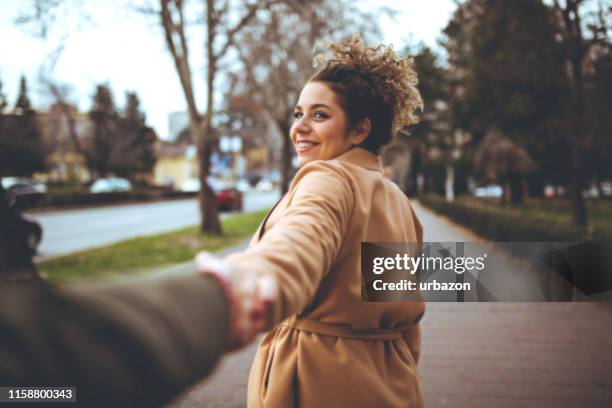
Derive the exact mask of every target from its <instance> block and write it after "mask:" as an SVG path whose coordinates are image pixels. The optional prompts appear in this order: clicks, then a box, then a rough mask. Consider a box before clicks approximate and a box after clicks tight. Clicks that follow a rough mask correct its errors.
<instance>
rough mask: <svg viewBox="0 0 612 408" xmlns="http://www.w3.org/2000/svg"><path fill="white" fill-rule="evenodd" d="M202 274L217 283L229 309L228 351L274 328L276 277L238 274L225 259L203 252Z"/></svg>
mask: <svg viewBox="0 0 612 408" xmlns="http://www.w3.org/2000/svg"><path fill="white" fill-rule="evenodd" d="M195 260H196V267H197V269H198V271H199V272H200V273H203V274H209V275H211V276H213V277H215V278H216V279H217V281H218V282H219V283H220V285H221V286H222V287H223V290H224V291H225V296H226V298H227V301H228V305H229V317H230V334H229V347H228V350H237V349H239V348H241V347H243V346H245V345H247V344H249V343H250V342H251V341H253V340H254V339H255V337H256V336H257V334H258V333H259V332H262V331H264V330H268V329H270V328H271V327H272V325H273V324H274V318H273V316H274V313H273V312H274V302H275V300H276V295H277V293H278V287H277V284H276V280H275V279H274V277H273V276H269V275H264V276H262V275H257V274H255V273H254V272H251V271H245V270H236V269H233V268H232V267H231V266H230V265H229V264H227V263H226V262H224V261H223V260H222V259H220V258H218V257H216V256H214V255H212V254H209V253H207V252H200V253H199V254H198V255H197V256H196V259H195Z"/></svg>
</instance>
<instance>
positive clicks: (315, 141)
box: [198, 36, 424, 408]
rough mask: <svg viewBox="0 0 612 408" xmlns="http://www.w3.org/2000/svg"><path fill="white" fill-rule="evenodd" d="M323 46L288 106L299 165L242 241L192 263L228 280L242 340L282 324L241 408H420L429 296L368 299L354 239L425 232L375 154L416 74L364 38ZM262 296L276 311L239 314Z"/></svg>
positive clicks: (400, 122)
mask: <svg viewBox="0 0 612 408" xmlns="http://www.w3.org/2000/svg"><path fill="white" fill-rule="evenodd" d="M328 48H329V49H330V50H331V54H332V57H331V59H329V60H326V59H325V58H324V57H323V56H321V55H319V56H318V57H317V60H323V62H324V63H325V64H324V66H323V67H322V68H321V69H320V70H319V71H317V72H316V73H315V74H314V75H313V76H312V77H311V78H310V80H309V81H308V82H307V84H306V85H305V86H304V88H303V90H302V92H301V94H300V97H299V101H298V103H297V105H296V107H295V122H294V124H293V126H292V128H291V132H290V137H291V140H292V142H293V144H294V146H295V149H296V151H297V156H298V161H299V164H300V167H301V168H300V170H299V171H298V172H297V174H296V176H295V178H294V180H293V182H292V183H291V186H290V188H289V191H288V192H287V194H286V195H285V196H284V197H283V198H282V199H281V201H280V202H279V203H278V204H277V205H276V207H275V208H274V209H273V210H272V211H271V213H270V214H269V216H268V218H267V219H266V220H265V221H264V223H263V224H262V226H261V227H260V230H259V231H258V232H257V233H256V235H255V237H254V238H253V241H252V243H251V246H250V247H249V249H248V250H246V251H244V252H242V253H239V254H236V255H233V256H230V257H228V258H227V259H226V260H225V261H223V262H218V261H214V260H211V259H210V258H208V257H206V256H202V257H200V258H199V259H198V262H199V264H200V269H202V270H206V271H213V272H214V271H219V272H217V274H218V275H219V276H220V277H222V280H225V281H226V287H227V289H228V296H230V297H232V298H233V301H232V304H233V305H234V306H233V307H234V308H233V312H232V313H233V315H234V333H235V335H236V337H240V336H242V341H247V340H248V339H249V338H250V337H252V335H253V333H254V332H255V331H256V330H259V329H262V328H265V326H268V327H271V326H272V325H274V324H276V326H275V327H274V328H273V329H272V330H270V332H269V333H268V334H267V335H266V336H265V337H264V339H263V340H262V342H261V344H260V346H259V349H258V351H257V355H256V357H255V360H254V362H253V366H252V368H251V373H250V377H249V390H248V405H249V407H283V408H284V407H292V406H300V407H338V406H342V407H420V406H422V405H423V402H422V398H421V393H420V388H419V383H418V380H417V374H416V361H417V360H418V356H419V348H420V334H419V333H420V332H419V326H418V322H419V320H420V319H421V317H422V315H423V313H424V304H423V302H422V301H421V302H388V303H366V302H363V301H362V300H361V272H360V244H361V242H362V241H363V242H366V241H367V242H420V241H421V240H422V228H421V225H420V223H419V221H418V220H417V219H416V217H415V215H414V212H413V211H412V208H411V207H410V204H409V202H408V200H407V198H406V197H405V195H404V194H403V193H402V192H401V191H400V189H399V188H398V187H397V186H396V185H395V184H393V183H392V182H391V181H389V180H387V179H385V178H384V176H383V172H382V168H381V164H380V160H379V157H378V154H380V151H381V148H382V146H383V145H385V144H387V143H389V142H390V141H391V136H392V132H393V130H394V129H397V128H399V127H403V126H406V125H409V124H412V123H415V122H416V118H415V116H414V111H415V109H416V108H420V107H421V106H422V102H421V98H420V95H419V93H418V91H417V89H416V87H415V85H416V83H417V77H416V73H415V72H414V70H413V69H412V68H411V62H412V60H411V59H409V58H404V59H402V58H398V57H397V56H396V54H395V53H394V52H393V50H392V49H391V47H384V46H379V47H376V48H368V47H366V46H365V45H364V44H363V43H362V42H361V40H360V39H359V37H358V36H355V37H353V39H352V40H351V41H347V42H338V43H333V44H329V45H328ZM215 262H217V264H216V266H215V265H213V264H214V263H215ZM232 293H233V295H232ZM271 293H273V294H274V295H273V296H271ZM266 298H268V299H270V298H272V299H273V300H272V301H271V303H270V305H271V306H272V307H271V309H272V311H273V313H272V315H269V316H266V313H265V308H263V307H260V308H259V313H252V314H251V315H250V316H246V317H242V318H240V317H239V316H241V313H240V312H239V311H240V310H241V309H242V308H244V307H245V305H247V306H249V305H252V304H253V302H255V303H257V302H258V301H261V300H262V299H264V300H265V299H266ZM264 303H265V302H264ZM242 316H244V314H242ZM238 332H240V333H238ZM238 343H240V341H238Z"/></svg>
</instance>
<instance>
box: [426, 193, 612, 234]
mask: <svg viewBox="0 0 612 408" xmlns="http://www.w3.org/2000/svg"><path fill="white" fill-rule="evenodd" d="M419 201H420V202H421V203H422V204H423V205H425V206H426V207H429V208H431V209H432V210H434V211H436V212H438V213H440V214H442V215H445V216H447V217H449V218H450V219H452V220H453V221H455V222H457V223H459V224H462V225H465V226H466V227H468V228H470V229H471V230H472V231H474V232H475V233H477V234H479V235H482V236H483V237H485V238H488V239H491V240H493V241H498V242H555V241H557V242H566V241H584V240H586V239H609V238H610V237H607V236H606V234H605V232H604V231H600V230H595V231H591V232H590V233H589V231H588V230H587V229H585V228H581V227H579V226H576V225H573V224H569V223H559V222H554V221H551V220H547V219H542V218H540V217H537V216H532V215H524V214H517V213H515V212H509V211H505V210H504V209H503V208H491V207H488V206H485V205H482V206H480V205H475V204H468V203H461V202H447V201H446V200H444V198H442V197H440V196H435V195H426V196H423V197H419Z"/></svg>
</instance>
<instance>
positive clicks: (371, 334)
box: [280, 318, 410, 340]
mask: <svg viewBox="0 0 612 408" xmlns="http://www.w3.org/2000/svg"><path fill="white" fill-rule="evenodd" d="M280 325H281V326H285V327H290V328H293V329H297V330H302V331H305V332H309V333H316V334H321V335H324V336H334V337H342V338H347V339H361V340H397V339H401V338H402V337H403V334H404V332H405V331H407V330H409V329H410V328H409V327H408V328H406V327H404V328H397V329H378V328H371V329H353V328H351V327H347V326H341V325H337V324H330V323H323V322H320V321H317V320H312V319H296V318H290V319H287V320H285V321H284V322H282V323H281V324H280Z"/></svg>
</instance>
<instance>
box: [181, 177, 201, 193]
mask: <svg viewBox="0 0 612 408" xmlns="http://www.w3.org/2000/svg"><path fill="white" fill-rule="evenodd" d="M181 191H182V192H184V193H197V192H198V191H200V179H197V178H190V179H187V180H185V181H183V182H182V183H181Z"/></svg>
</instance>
